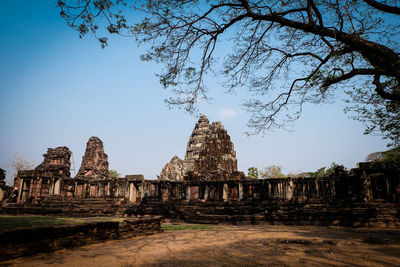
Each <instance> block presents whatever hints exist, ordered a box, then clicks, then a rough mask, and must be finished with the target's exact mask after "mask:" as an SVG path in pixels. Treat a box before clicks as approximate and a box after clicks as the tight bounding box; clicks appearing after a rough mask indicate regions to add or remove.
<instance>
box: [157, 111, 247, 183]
mask: <svg viewBox="0 0 400 267" xmlns="http://www.w3.org/2000/svg"><path fill="white" fill-rule="evenodd" d="M159 179H160V180H170V181H181V180H186V181H225V180H240V179H245V175H244V173H243V172H238V170H237V159H236V152H235V150H234V147H233V143H232V141H231V138H230V136H229V135H228V133H227V131H226V130H225V129H224V126H222V123H221V122H213V123H212V124H210V123H209V120H208V118H207V117H206V116H205V115H201V117H200V119H199V121H198V122H197V123H196V125H195V127H194V129H193V131H192V134H191V135H190V138H189V142H188V144H187V149H186V154H185V160H181V159H179V158H178V157H177V156H174V157H173V159H172V160H171V161H170V162H169V163H168V164H167V165H165V167H164V168H163V170H162V171H161V174H160V176H159Z"/></svg>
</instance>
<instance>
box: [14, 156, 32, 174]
mask: <svg viewBox="0 0 400 267" xmlns="http://www.w3.org/2000/svg"><path fill="white" fill-rule="evenodd" d="M35 165H36V164H35V163H33V162H30V161H27V160H25V159H24V157H23V156H21V155H15V156H14V158H13V159H12V160H11V162H10V167H12V168H14V169H15V170H16V171H17V172H18V171H24V170H33V169H34V168H35Z"/></svg>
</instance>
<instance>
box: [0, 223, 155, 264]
mask: <svg viewBox="0 0 400 267" xmlns="http://www.w3.org/2000/svg"><path fill="white" fill-rule="evenodd" d="M158 232H162V228H161V218H140V219H126V220H124V221H122V222H118V221H105V222H95V223H87V224H80V225H73V226H55V227H41V228H33V229H23V230H12V231H6V232H1V233H0V240H1V246H0V261H5V260H10V259H14V258H18V257H22V256H28V255H32V254H35V253H42V252H50V251H55V250H59V249H63V248H73V247H77V246H83V245H87V244H91V243H95V242H100V241H103V240H107V239H119V238H126V237H132V236H136V235H141V234H153V233H158Z"/></svg>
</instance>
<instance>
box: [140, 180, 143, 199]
mask: <svg viewBox="0 0 400 267" xmlns="http://www.w3.org/2000/svg"><path fill="white" fill-rule="evenodd" d="M139 197H140V199H143V197H144V190H143V184H142V183H141V184H140V185H139Z"/></svg>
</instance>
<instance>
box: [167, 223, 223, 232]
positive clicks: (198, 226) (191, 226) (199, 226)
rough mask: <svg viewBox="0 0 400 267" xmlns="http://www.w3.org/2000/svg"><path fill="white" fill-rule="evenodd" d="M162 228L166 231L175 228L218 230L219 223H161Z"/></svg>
mask: <svg viewBox="0 0 400 267" xmlns="http://www.w3.org/2000/svg"><path fill="white" fill-rule="evenodd" d="M161 228H162V229H163V230H164V231H173V230H217V229H219V227H218V226H217V225H206V224H161Z"/></svg>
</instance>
